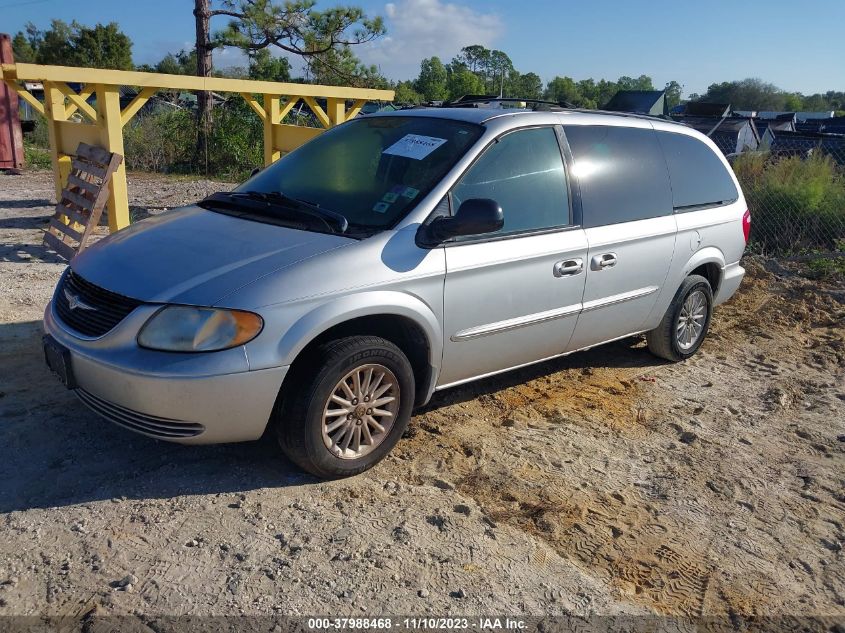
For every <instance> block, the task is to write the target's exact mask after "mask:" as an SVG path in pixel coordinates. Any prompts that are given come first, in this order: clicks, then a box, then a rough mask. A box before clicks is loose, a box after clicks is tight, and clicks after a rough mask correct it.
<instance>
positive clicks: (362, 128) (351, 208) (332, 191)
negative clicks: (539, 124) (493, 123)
mask: <svg viewBox="0 0 845 633" xmlns="http://www.w3.org/2000/svg"><path fill="white" fill-rule="evenodd" d="M482 131H483V129H482V128H481V126H479V125H475V124H471V123H464V122H461V121H453V120H449V119H440V118H434V117H420V116H368V117H363V118H360V119H355V120H353V121H350V122H349V123H345V124H343V125H341V126H338V127H337V128H334V129H331V130H328V131H327V132H325V133H323V134H321V135H320V136H318V137H316V138H315V139H314V140H312V141H310V142H309V143H307V144H305V145H303V146H302V147H300V148H298V149H296V150H295V151H293V152H291V153H290V154H288V155H286V156H285V157H283V158H282V159H281V160H278V161H276V162H275V163H274V164H272V165H271V166H270V167H268V168H267V169H265V170H263V171H261V172H259V173H258V174H256V175H255V176H253V177H252V178H250V179H249V180H247V181H246V182H245V183H244V184H242V185H241V186H240V187H238V189H237V190H236V191H238V192H244V193H247V192H257V193H259V194H273V195H282V196H284V198H286V199H287V200H291V201H299V202H300V203H301V204H306V205H309V206H310V207H311V208H312V210H321V211H325V212H329V213H333V214H338V215H342V216H343V217H345V218H346V220H347V221H348V225H349V228H348V233H350V234H351V235H355V234H356V233H358V234H361V233H363V234H372V233H375V232H378V231H380V230H383V229H387V228H390V227H392V226H393V225H394V224H396V223H397V222H398V221H399V220H400V219H402V218H403V217H404V216H405V215H407V214H408V212H410V211H411V209H413V207H414V206H415V205H416V204H417V202H419V200H421V199H422V198H423V197H424V196H425V195H426V194H427V193H428V192H429V191H430V190H431V189H432V188H433V187H434V186H435V185H436V184H437V183H438V182H439V181H440V179H441V178H443V176H444V175H445V174H446V172H447V171H448V170H449V169H451V167H452V166H453V165H454V164H455V163H456V162H457V161H458V159H459V158H460V157H461V156H463V155H464V153H465V152H466V151H467V150H468V149H469V147H470V146H471V145H472V144H473V143H475V141H476V140H477V139H478V138H479V136H480V135H481V133H482ZM250 195H254V194H253V193H251V194H250ZM267 208H268V211H267V212H266V213H267V214H270V213H272V207H269V206H268V207H267Z"/></svg>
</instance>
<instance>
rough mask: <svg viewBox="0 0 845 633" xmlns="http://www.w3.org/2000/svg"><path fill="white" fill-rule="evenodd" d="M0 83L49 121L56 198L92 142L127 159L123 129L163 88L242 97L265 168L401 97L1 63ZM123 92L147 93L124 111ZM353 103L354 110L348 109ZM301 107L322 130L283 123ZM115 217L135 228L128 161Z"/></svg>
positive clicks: (114, 199) (116, 183)
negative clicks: (76, 156) (366, 109)
mask: <svg viewBox="0 0 845 633" xmlns="http://www.w3.org/2000/svg"><path fill="white" fill-rule="evenodd" d="M0 78H2V80H3V81H4V82H6V84H8V85H9V86H10V87H11V88H12V90H14V91H15V92H17V94H18V96H19V97H20V98H21V99H23V100H24V101H26V102H27V103H28V104H30V105H31V106H32V107H33V109H35V110H36V111H38V112H40V113H41V114H42V115H44V117H45V118H46V119H47V128H48V132H49V136H50V153H51V156H52V161H53V174H54V177H55V184H56V196H57V198H59V197H60V196H61V191H62V189H63V188H64V187H65V185H66V183H67V177H68V174H69V173H70V164H71V157H72V156H73V153H74V152H75V151H76V147H77V145H79V143H88V144H89V145H94V146H98V147H102V148H103V149H105V150H106V151H109V152H116V153H118V154H121V155H122V154H123V126H124V125H126V124H127V123H128V122H129V121H130V120H131V119H132V117H133V116H135V115H136V114H137V113H138V111H139V110H140V109H141V108H142V107H143V106H144V104H145V103H146V102H147V100H149V98H150V97H152V96H153V95H154V94H155V93H156V92H157V91H158V90H162V89H171V90H173V89H175V90H192V91H196V90H207V91H213V92H234V93H238V94H240V95H241V96H242V97H243V98H244V99H245V100H246V102H247V103H248V104H249V106H250V107H251V108H252V110H253V111H254V112H255V113H256V114H257V115H258V116H259V117H260V118H261V120H262V121H263V122H264V165H265V166H266V165H269V164H270V163H272V162H273V161H275V160H278V159H279V157H280V156H281V155H282V153H283V152H289V151H291V150H293V149H296V148H297V147H299V146H300V145H302V144H303V143H305V142H306V141H308V140H310V139H312V138H314V137H315V136H317V135H318V134H320V133H322V132H323V131H325V130H326V129H327V128H330V127H332V126H335V125H338V124H340V123H343V122H344V121H348V120H349V119H351V118H353V117H354V116H356V115H357V114H358V113H359V112H360V111H361V108H362V107H363V106H364V104H365V103H366V102H367V101H392V100H393V96H394V93H393V91H392V90H370V89H364V88H347V87H342V86H320V85H313V84H292V83H279V82H272V81H252V80H247V79H226V78H223V77H192V76H186V75H165V74H160V73H142V72H133V71H124V70H102V69H97V68H71V67H68V66H41V65H37V64H2V65H0ZM25 81H31V82H41V83H42V84H43V86H44V103H41V102H40V101H39V100H38V99H36V98H35V97H34V96H33V95H32V93H30V92H29V91H28V90H27V89H26V88H25V87H24V86H23V82H25ZM69 82H70V83H79V84H82V88H81V90H80V91H79V92H75V91H74V90H72V89H71V88H70V87H69V86H68V83H69ZM121 86H135V87H139V88H140V89H141V90H140V92H139V93H138V95H137V96H136V97H135V98H134V99H133V100H132V101H131V102H130V103H129V104H128V105H127V106H126V107H125V108H123V109H121V107H120V87H121ZM92 95H96V107H95V106H92V105H91V104H89V103H88V99H89V98H90V97H91V96H92ZM317 98H324V99H325V100H326V105H327V107H326V109H323V108H322V107H321V106H320V104H319V103H318V102H317ZM350 101H351V102H352V105H351V106H350V107H347V104H348V102H350ZM300 102H302V103H304V104H305V105H306V106H308V108H309V109H310V110H311V111H312V112H313V113H314V115H315V116H316V118H317V120H318V121H319V123H320V125H321V126H322V127H320V128H312V127H303V126H296V125H289V124H285V123H282V121H284V119H285V116H287V115H288V114H289V113H290V111H291V110H292V109H293V108H294V107H295V106H296V105H297V104H298V103H300ZM77 113H78V114H80V115H81V116H82V119H83V120H82V121H78V120H74V119H73V118H71V117H74V115H76V114H77ZM74 118H79V117H74ZM108 215H109V229H110V230H111V231H117V230H119V229H122V228H124V227H125V226H128V225H129V198H128V195H127V190H126V167H125V163H121V165H120V167H119V168H118V169H117V171H116V172H115V173H114V175H113V176H112V180H111V191H110V193H109V200H108Z"/></svg>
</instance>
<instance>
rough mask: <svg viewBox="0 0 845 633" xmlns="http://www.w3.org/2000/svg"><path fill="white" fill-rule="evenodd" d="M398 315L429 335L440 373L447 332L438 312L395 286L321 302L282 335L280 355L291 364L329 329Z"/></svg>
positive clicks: (431, 360) (433, 363)
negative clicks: (359, 321)
mask: <svg viewBox="0 0 845 633" xmlns="http://www.w3.org/2000/svg"><path fill="white" fill-rule="evenodd" d="M391 314H392V315H397V316H402V317H406V318H408V319H410V320H411V321H413V322H414V323H416V324H417V325H418V326H419V327H420V328H421V329H422V330H423V332H424V333H425V336H426V338H427V339H428V347H429V359H428V362H429V364H430V365H431V367H432V368H433V370H434V371H433V372H432V373H433V375H434V376H436V375H437V374H438V373H439V370H440V360H441V358H442V356H443V332H442V329H441V327H440V323H439V321H438V320H437V317H436V316H435V314H434V312H432V310H431V308H429V307H428V306H427V305H426V304H425V303H423V302H422V301H421V300H420V299H419V298H417V297H415V296H414V295H411V294H407V293H404V292H397V291H391V290H380V291H372V292H356V293H354V294H349V295H345V296H343V297H338V298H337V299H333V300H331V301H328V302H326V303H323V304H321V305H319V306H318V307H316V308H314V309H313V310H311V311H310V312H307V313H306V314H305V315H303V316H302V317H301V318H299V319H298V320H297V321H296V322H295V323H294V324H293V325H292V326H291V327H290V328H288V330H287V332H285V334H284V335H283V336H282V339H281V340H280V341H279V345H278V349H277V352H278V357H279V358H282V359H284V361H283V364H285V365H289V364H291V363H293V361H294V359H295V358H296V357H297V356H298V355H299V353H300V352H301V351H302V350H303V349H304V348H305V346H306V345H308V344H309V343H310V342H311V341H313V340H314V339H315V338H317V336H319V335H320V334H322V333H323V332H325V331H326V330H328V329H330V328H332V327H334V326H335V325H339V324H340V323H343V322H345V321H351V320H352V319H356V318H358V317H365V316H376V315H391Z"/></svg>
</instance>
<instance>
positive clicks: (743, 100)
mask: <svg viewBox="0 0 845 633" xmlns="http://www.w3.org/2000/svg"><path fill="white" fill-rule="evenodd" d="M701 101H706V102H709V103H729V104H730V105H731V106H732V107H733V109H734V110H784V106H785V104H786V93H784V92H783V90H781V89H780V88H778V87H777V86H775V85H773V84H770V83H766V82H764V81H762V80H760V79H742V80H741V81H723V82H722V83H718V84H711V85H710V86H709V87H708V88H707V92H706V93H705V94H704V95H703V96H702V97H701Z"/></svg>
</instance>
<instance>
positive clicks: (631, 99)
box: [603, 90, 669, 116]
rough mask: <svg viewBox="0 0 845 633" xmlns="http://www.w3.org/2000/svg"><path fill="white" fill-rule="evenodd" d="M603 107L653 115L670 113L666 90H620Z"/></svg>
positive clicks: (615, 110)
mask: <svg viewBox="0 0 845 633" xmlns="http://www.w3.org/2000/svg"><path fill="white" fill-rule="evenodd" d="M603 109H604V110H608V111H610V112H630V113H632V114H650V115H652V116H667V115H668V114H669V107H668V105H667V103H666V91H665V90H620V91H618V92H617V93H616V94H615V95H613V97H612V98H611V99H610V101H608V102H607V105H605V106H604V108H603Z"/></svg>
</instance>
